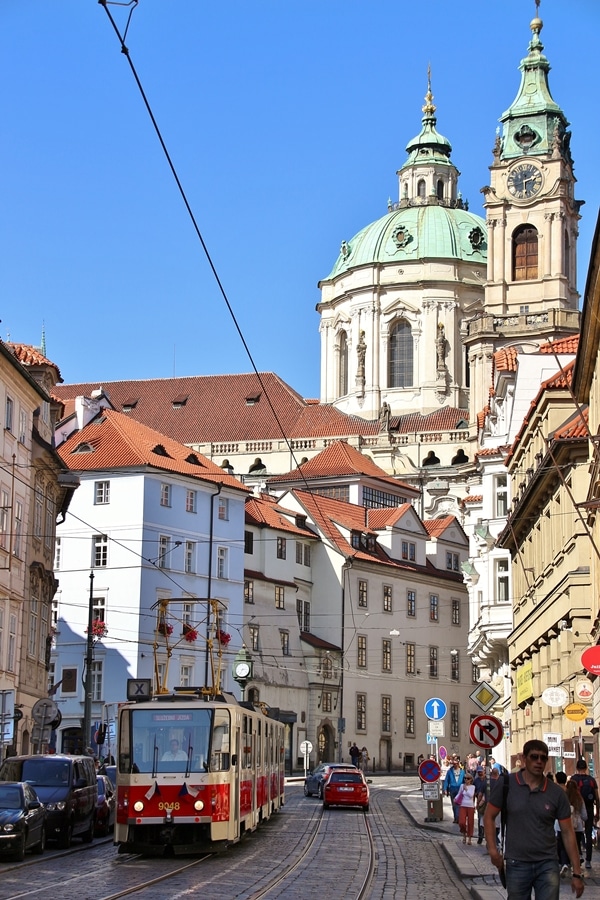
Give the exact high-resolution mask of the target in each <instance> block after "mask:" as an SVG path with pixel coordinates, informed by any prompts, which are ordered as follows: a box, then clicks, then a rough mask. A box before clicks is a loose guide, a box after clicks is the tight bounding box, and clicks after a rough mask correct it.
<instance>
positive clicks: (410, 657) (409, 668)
mask: <svg viewBox="0 0 600 900" xmlns="http://www.w3.org/2000/svg"><path fill="white" fill-rule="evenodd" d="M416 656H417V645H416V644H411V643H408V644H407V645H406V674H407V675H416V674H417V660H416Z"/></svg>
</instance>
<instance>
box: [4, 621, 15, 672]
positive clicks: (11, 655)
mask: <svg viewBox="0 0 600 900" xmlns="http://www.w3.org/2000/svg"><path fill="white" fill-rule="evenodd" d="M16 663H17V617H16V616H15V615H14V614H13V613H11V615H10V616H9V618H8V653H7V656H6V670H7V671H8V672H14V671H15V666H16Z"/></svg>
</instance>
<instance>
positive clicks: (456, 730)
mask: <svg viewBox="0 0 600 900" xmlns="http://www.w3.org/2000/svg"><path fill="white" fill-rule="evenodd" d="M458 711H459V705H458V703H451V704H450V737H451V738H453V739H456V738H459V737H460V721H459V715H458Z"/></svg>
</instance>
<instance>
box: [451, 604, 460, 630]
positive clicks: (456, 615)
mask: <svg viewBox="0 0 600 900" xmlns="http://www.w3.org/2000/svg"><path fill="white" fill-rule="evenodd" d="M452 624H453V625H460V600H459V599H458V597H453V598H452Z"/></svg>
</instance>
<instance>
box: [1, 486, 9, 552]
mask: <svg viewBox="0 0 600 900" xmlns="http://www.w3.org/2000/svg"><path fill="white" fill-rule="evenodd" d="M0 498H1V501H0V502H1V503H2V506H1V507H0V547H4V549H5V550H6V548H7V546H8V511H9V509H10V504H9V500H8V491H2V494H1V495H0Z"/></svg>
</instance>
